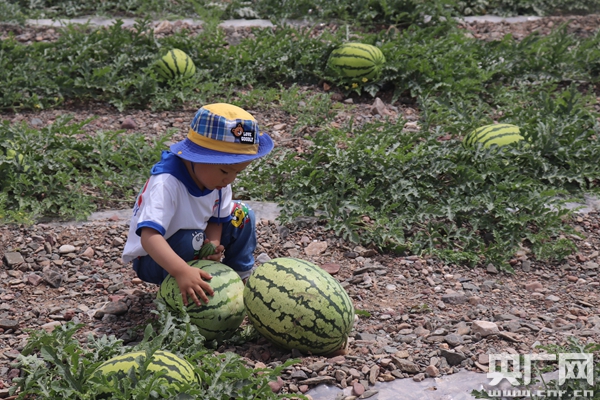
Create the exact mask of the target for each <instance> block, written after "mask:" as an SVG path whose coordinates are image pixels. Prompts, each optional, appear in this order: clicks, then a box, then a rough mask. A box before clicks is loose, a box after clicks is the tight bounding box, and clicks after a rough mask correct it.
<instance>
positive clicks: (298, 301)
mask: <svg viewBox="0 0 600 400" xmlns="http://www.w3.org/2000/svg"><path fill="white" fill-rule="evenodd" d="M244 304H245V306H246V314H247V315H248V319H249V320H250V322H251V323H252V324H253V325H254V327H255V328H256V330H257V331H258V332H259V333H260V334H261V335H263V336H264V337H266V338H267V339H268V340H270V341H271V342H273V343H274V344H276V345H279V346H281V347H283V348H286V349H297V350H300V351H302V352H304V353H310V354H328V353H331V352H333V351H336V350H339V349H341V348H343V347H344V346H345V344H346V341H347V339H348V334H349V333H350V331H351V330H352V325H353V324H354V307H353V305H352V301H351V300H350V297H349V296H348V294H347V293H346V291H345V290H344V288H343V287H342V285H340V283H339V282H338V281H337V280H335V279H334V278H333V277H331V275H329V274H328V273H327V272H325V271H324V270H323V269H321V268H320V267H318V266H317V265H315V264H313V263H311V262H308V261H305V260H300V259H297V258H285V257H284V258H275V259H273V260H271V261H268V262H266V263H264V264H261V265H260V266H259V267H258V268H256V270H255V271H254V272H253V273H252V275H250V277H249V278H248V281H247V282H246V287H245V288H244Z"/></svg>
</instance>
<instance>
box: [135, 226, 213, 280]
mask: <svg viewBox="0 0 600 400" xmlns="http://www.w3.org/2000/svg"><path fill="white" fill-rule="evenodd" d="M203 242H204V231H203V230H200V229H184V230H180V231H178V232H176V233H175V234H174V235H173V236H171V237H170V238H168V239H167V243H169V246H171V248H172V249H173V251H175V253H177V255H178V256H179V257H181V258H182V259H183V260H184V261H186V262H187V261H192V260H193V259H194V258H196V256H197V255H198V250H200V248H201V247H202V243H203ZM133 269H134V271H135V272H136V273H137V276H138V277H139V278H140V279H141V280H143V281H145V282H150V283H156V284H157V285H160V284H161V282H162V281H163V280H164V279H165V278H166V277H167V275H169V274H168V273H167V271H166V270H165V269H163V268H162V267H161V266H160V265H158V264H157V263H156V262H155V261H154V260H153V259H152V258H151V257H150V256H144V257H140V258H137V259H135V260H133Z"/></svg>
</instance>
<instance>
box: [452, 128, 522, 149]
mask: <svg viewBox="0 0 600 400" xmlns="http://www.w3.org/2000/svg"><path fill="white" fill-rule="evenodd" d="M523 139H524V138H523V136H521V135H520V131H519V127H518V126H516V125H511V124H492V125H485V126H482V127H480V128H477V129H475V130H474V131H473V132H471V133H469V134H468V135H467V136H465V138H464V139H463V144H464V145H465V146H466V147H472V146H474V145H475V143H481V144H482V145H483V147H485V148H488V147H490V146H491V145H493V144H495V145H498V146H504V145H507V144H510V143H515V142H518V141H520V140H523Z"/></svg>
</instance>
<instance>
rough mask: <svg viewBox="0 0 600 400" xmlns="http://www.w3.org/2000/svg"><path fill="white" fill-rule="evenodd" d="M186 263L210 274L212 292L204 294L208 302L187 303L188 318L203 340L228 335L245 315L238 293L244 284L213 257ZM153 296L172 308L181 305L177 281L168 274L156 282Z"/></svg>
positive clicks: (242, 301)
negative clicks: (156, 287)
mask: <svg viewBox="0 0 600 400" xmlns="http://www.w3.org/2000/svg"><path fill="white" fill-rule="evenodd" d="M188 264H189V265H191V266H193V267H196V268H202V269H203V270H204V271H206V272H208V273H209V274H211V275H212V277H213V278H212V279H211V280H210V286H211V287H212V288H213V290H214V292H215V294H214V296H212V297H209V298H208V304H202V305H201V306H197V305H196V304H195V303H194V302H190V303H189V304H188V306H187V309H186V311H187V313H188V315H189V316H190V322H192V323H193V324H194V325H196V326H197V327H198V330H199V331H200V333H201V334H202V336H204V337H205V338H206V339H207V340H213V339H217V340H219V341H221V340H224V339H229V338H230V337H231V336H233V334H234V333H235V331H236V330H237V328H238V327H239V326H240V325H241V324H242V321H243V320H244V316H245V310H244V299H243V297H242V295H243V291H244V284H243V283H242V280H241V278H240V276H239V275H238V273H237V272H235V271H234V270H233V269H231V268H230V267H228V266H227V265H225V264H221V263H219V262H216V261H210V260H193V261H190V262H189V263H188ZM157 297H158V298H159V299H162V300H163V301H164V302H165V303H166V304H167V306H169V308H170V309H172V310H174V311H177V310H179V309H181V308H183V307H184V306H183V300H182V298H181V291H180V290H179V286H178V285H177V281H176V280H175V278H173V277H172V276H171V275H169V276H167V278H166V279H165V280H164V281H163V282H162V284H161V285H160V289H158V293H157Z"/></svg>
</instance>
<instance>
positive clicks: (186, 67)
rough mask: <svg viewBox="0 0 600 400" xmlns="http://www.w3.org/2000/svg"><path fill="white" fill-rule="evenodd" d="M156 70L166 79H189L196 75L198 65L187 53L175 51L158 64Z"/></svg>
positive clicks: (170, 52)
mask: <svg viewBox="0 0 600 400" xmlns="http://www.w3.org/2000/svg"><path fill="white" fill-rule="evenodd" d="M156 70H157V72H158V74H159V75H160V76H162V77H163V78H165V79H173V78H175V77H176V76H182V77H184V78H189V77H191V76H193V75H194V74H195V73H196V65H195V64H194V61H192V59H191V58H190V56H188V55H187V54H186V53H184V52H183V51H181V50H179V49H173V50H169V52H168V53H167V54H165V56H164V57H162V58H161V59H160V60H158V61H157V62H156Z"/></svg>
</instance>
